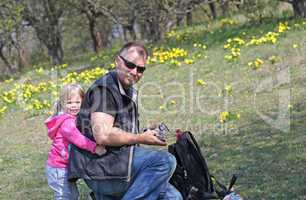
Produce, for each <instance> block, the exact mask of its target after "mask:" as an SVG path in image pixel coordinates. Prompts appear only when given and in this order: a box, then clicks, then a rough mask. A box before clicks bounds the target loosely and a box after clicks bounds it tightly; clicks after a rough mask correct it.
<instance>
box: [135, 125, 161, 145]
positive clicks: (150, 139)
mask: <svg viewBox="0 0 306 200" xmlns="http://www.w3.org/2000/svg"><path fill="white" fill-rule="evenodd" d="M156 134H157V132H156V131H155V130H150V129H149V130H147V131H146V132H144V133H142V134H139V135H138V138H139V139H138V140H139V141H138V143H140V144H148V145H160V146H166V145H167V143H166V142H164V141H162V140H160V139H158V137H156V136H155V135H156Z"/></svg>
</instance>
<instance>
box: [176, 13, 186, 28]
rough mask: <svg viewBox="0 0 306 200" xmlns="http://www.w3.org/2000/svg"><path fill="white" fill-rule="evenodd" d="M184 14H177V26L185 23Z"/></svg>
mask: <svg viewBox="0 0 306 200" xmlns="http://www.w3.org/2000/svg"><path fill="white" fill-rule="evenodd" d="M183 20H184V16H183V15H181V14H177V15H176V26H178V27H180V26H182V25H183Z"/></svg>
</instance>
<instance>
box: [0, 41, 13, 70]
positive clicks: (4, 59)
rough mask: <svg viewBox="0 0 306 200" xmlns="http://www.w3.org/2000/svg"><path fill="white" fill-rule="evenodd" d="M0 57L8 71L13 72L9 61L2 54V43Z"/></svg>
mask: <svg viewBox="0 0 306 200" xmlns="http://www.w3.org/2000/svg"><path fill="white" fill-rule="evenodd" d="M0 58H1V60H2V61H3V62H4V64H5V66H6V68H7V69H8V71H9V72H10V73H14V69H13V67H12V65H11V63H10V62H9V61H8V59H7V58H6V57H5V56H4V53H3V45H0Z"/></svg>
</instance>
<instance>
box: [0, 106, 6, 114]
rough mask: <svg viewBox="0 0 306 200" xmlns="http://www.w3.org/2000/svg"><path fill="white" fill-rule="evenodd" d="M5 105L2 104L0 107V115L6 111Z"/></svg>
mask: <svg viewBox="0 0 306 200" xmlns="http://www.w3.org/2000/svg"><path fill="white" fill-rule="evenodd" d="M6 109H7V107H6V106H3V107H2V108H0V115H3V114H4V113H5V111H6Z"/></svg>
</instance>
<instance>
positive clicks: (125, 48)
mask: <svg viewBox="0 0 306 200" xmlns="http://www.w3.org/2000/svg"><path fill="white" fill-rule="evenodd" d="M131 48H135V50H136V52H137V53H138V55H140V56H142V57H143V58H144V59H148V56H149V53H148V50H147V49H146V48H145V46H144V45H143V44H140V43H137V42H128V43H126V44H125V45H123V47H122V48H121V49H120V50H119V52H118V55H122V54H124V53H125V52H127V51H128V50H129V49H131Z"/></svg>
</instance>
